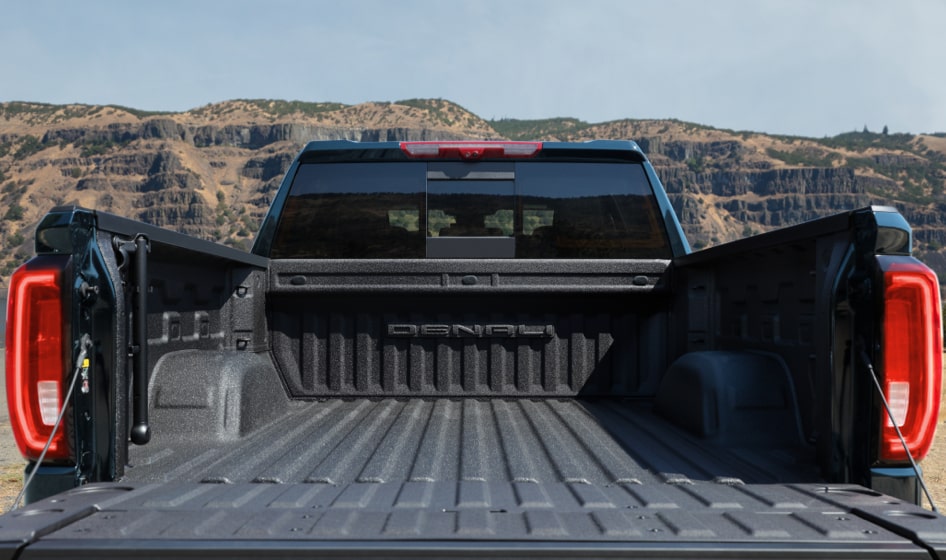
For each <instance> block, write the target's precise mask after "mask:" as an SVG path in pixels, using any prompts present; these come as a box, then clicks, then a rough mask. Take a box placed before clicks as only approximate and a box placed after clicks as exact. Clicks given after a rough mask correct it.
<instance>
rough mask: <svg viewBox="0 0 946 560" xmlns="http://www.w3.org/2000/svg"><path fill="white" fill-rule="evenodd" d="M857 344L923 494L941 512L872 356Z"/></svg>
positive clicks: (937, 511)
mask: <svg viewBox="0 0 946 560" xmlns="http://www.w3.org/2000/svg"><path fill="white" fill-rule="evenodd" d="M857 346H858V350H859V352H858V353H859V354H860V358H861V361H863V362H864V365H865V366H867V371H869V372H870V378H871V380H872V381H873V382H874V388H875V389H877V395H878V396H879V397H880V402H881V403H883V405H884V411H886V413H887V417H888V418H889V419H890V422H891V423H892V424H893V429H894V430H895V431H896V432H897V437H898V438H900V445H902V446H903V450H904V452H906V454H907V459H909V460H910V466H911V467H912V468H913V472H915V473H916V479H917V481H918V482H919V483H920V488H922V489H923V494H925V495H926V499H927V500H928V501H929V502H930V508H931V509H932V510H933V511H934V512H936V513H939V509H937V507H936V502H934V501H933V496H932V495H931V494H930V489H929V488H927V486H926V481H925V480H924V479H923V471H921V470H920V467H919V466H918V465H917V464H916V460H914V459H913V454H912V453H910V449H909V448H908V447H907V442H906V440H904V439H903V433H901V432H900V426H898V425H897V422H896V421H895V420H894V417H893V411H892V410H891V409H890V403H888V402H887V397H886V396H885V395H884V390H883V388H881V386H880V380H879V379H878V378H877V372H876V371H874V364H873V363H872V362H871V361H870V357H869V356H868V355H867V352H866V351H865V350H864V345H863V344H858V345H857Z"/></svg>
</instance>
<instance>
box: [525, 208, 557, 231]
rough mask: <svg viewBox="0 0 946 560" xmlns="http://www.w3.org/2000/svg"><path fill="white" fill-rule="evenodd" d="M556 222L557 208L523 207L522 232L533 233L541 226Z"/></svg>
mask: <svg viewBox="0 0 946 560" xmlns="http://www.w3.org/2000/svg"><path fill="white" fill-rule="evenodd" d="M554 222H555V210H549V209H547V208H545V207H540V208H523V209H522V234H523V235H532V234H533V233H535V230H537V229H539V228H541V227H549V226H551V225H552V224H553V223H554Z"/></svg>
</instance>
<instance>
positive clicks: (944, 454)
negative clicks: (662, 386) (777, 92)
mask: <svg viewBox="0 0 946 560" xmlns="http://www.w3.org/2000/svg"><path fill="white" fill-rule="evenodd" d="M4 367H5V365H4V363H3V360H0V512H5V511H7V510H8V509H9V508H10V506H11V505H12V504H13V500H14V499H15V498H16V494H17V492H19V491H20V487H21V485H22V481H23V466H24V462H23V460H22V459H21V458H20V455H19V452H18V451H17V450H16V444H15V443H14V442H13V434H12V432H11V431H10V418H9V413H8V411H7V399H6V382H5V378H4ZM944 376H946V371H944ZM944 381H946V380H944ZM943 396H944V398H946V383H944V391H943ZM944 402H946V401H944ZM922 467H923V472H924V473H925V474H926V483H927V485H928V486H929V488H930V492H931V493H932V494H933V500H934V501H935V502H936V504H937V505H938V506H939V507H940V508H942V509H943V510H944V511H946V405H944V407H943V411H942V412H941V413H940V417H939V427H938V429H937V430H936V439H935V440H934V442H933V448H932V450H931V451H930V454H929V455H928V456H927V458H926V459H925V460H924V461H923V463H922ZM927 507H929V506H927Z"/></svg>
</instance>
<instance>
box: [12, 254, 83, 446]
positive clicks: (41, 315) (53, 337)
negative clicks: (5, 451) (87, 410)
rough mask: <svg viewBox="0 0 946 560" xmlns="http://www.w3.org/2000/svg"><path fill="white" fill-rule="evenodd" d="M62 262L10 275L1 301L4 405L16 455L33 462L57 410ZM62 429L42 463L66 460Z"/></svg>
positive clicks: (62, 370) (39, 260)
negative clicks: (3, 314) (4, 326)
mask: <svg viewBox="0 0 946 560" xmlns="http://www.w3.org/2000/svg"><path fill="white" fill-rule="evenodd" d="M67 264H68V257H60V256H41V257H36V258H34V259H33V260H31V261H30V262H28V263H26V264H24V265H23V266H21V267H20V268H18V269H17V270H16V272H14V273H13V277H12V278H11V279H10V291H9V295H8V300H7V348H6V361H7V362H6V376H7V405H8V407H9V409H10V422H11V423H12V425H13V435H14V438H15V439H16V444H17V446H18V447H19V448H20V453H22V454H23V456H24V457H26V458H27V459H31V460H35V459H37V458H38V457H39V455H40V453H41V452H42V451H43V447H44V446H45V445H46V441H47V440H49V436H50V434H51V433H52V428H53V424H55V422H56V418H57V416H58V415H59V410H60V408H61V407H62V405H63V402H62V401H63V397H64V387H65V382H64V381H65V379H66V374H67V371H66V370H67V361H68V354H67V351H68V349H67V348H66V343H67V341H68V340H69V338H68V328H69V320H68V318H67V317H66V316H65V313H66V310H65V306H64V305H63V282H64V278H65V274H64V272H65V270H66V266H67ZM65 434H66V429H65V426H60V427H59V430H58V431H57V432H56V435H55V437H54V438H53V440H52V443H51V444H50V446H49V451H48V452H47V453H46V459H49V460H63V459H69V457H70V450H69V445H68V440H67V438H66V435H65Z"/></svg>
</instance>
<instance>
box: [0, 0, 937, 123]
mask: <svg viewBox="0 0 946 560" xmlns="http://www.w3.org/2000/svg"><path fill="white" fill-rule="evenodd" d="M2 7H3V9H2V10H0V13H2V18H0V101H34V102H45V103H56V104H61V103H87V104H116V105H124V106H128V107H133V108H136V109H142V110H152V111H186V110H188V109H193V108H197V107H201V106H203V105H206V104H208V103H215V102H220V101H226V100H229V99H241V98H265V99H286V100H302V101H331V102H340V103H345V104H357V103H363V102H366V101H397V100H400V99H409V98H442V99H447V100H450V101H452V102H455V103H458V104H460V105H461V106H463V107H465V108H466V109H468V110H470V111H472V112H473V113H475V114H477V115H478V116H480V117H482V118H485V119H500V118H514V119H541V118H550V117H574V118H578V119H581V120H584V121H587V122H592V123H597V122H605V121H611V120H618V119H625V118H632V119H655V118H675V119H680V120H684V121H690V122H696V123H700V124H705V125H710V126H714V127H717V128H728V129H734V130H752V131H759V132H767V133H772V134H790V135H798V136H809V137H818V138H820V137H823V136H834V135H836V134H839V133H843V132H850V131H853V130H862V129H863V128H864V127H865V126H866V127H868V129H869V130H872V131H880V130H881V129H882V128H883V127H884V126H887V127H888V128H889V130H890V132H909V133H922V132H946V33H944V32H943V30H944V29H946V0H898V1H891V0H887V1H884V2H882V1H875V0H714V1H702V0H668V1H661V0H653V1H637V0H624V1H619V0H570V1H563V0H541V1H535V0H475V1H459V0H397V1H394V0H383V1H375V0H348V1H340V0H332V1H320V0H305V1H303V0H269V1H266V2H262V1H259V2H250V1H247V0H220V1H217V0H183V1H179V0H159V1H150V2H145V1H139V0H121V1H119V0H114V1H106V0H84V1H82V2H74V1H67V0H58V1H50V0H2Z"/></svg>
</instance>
